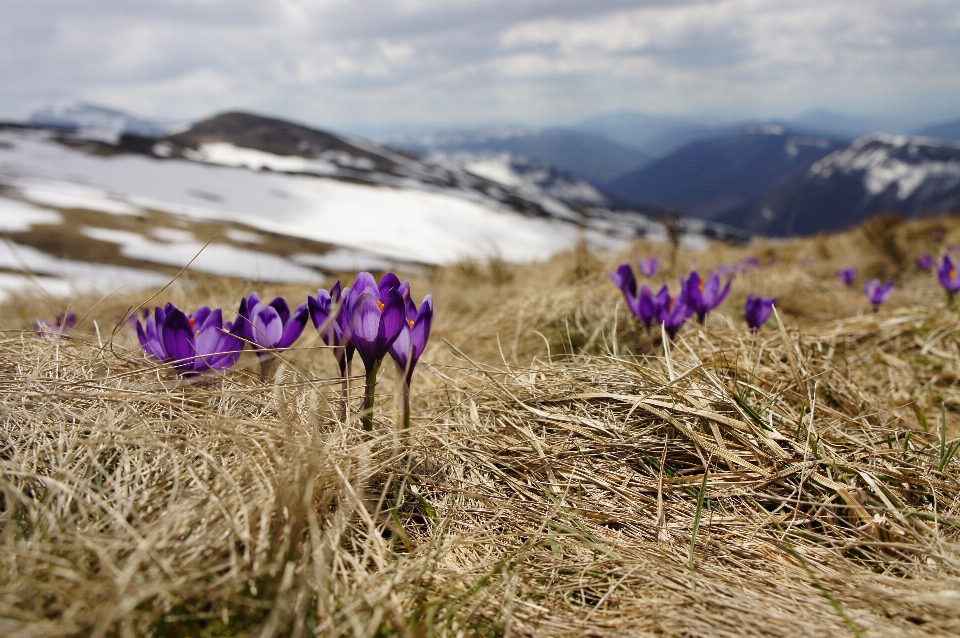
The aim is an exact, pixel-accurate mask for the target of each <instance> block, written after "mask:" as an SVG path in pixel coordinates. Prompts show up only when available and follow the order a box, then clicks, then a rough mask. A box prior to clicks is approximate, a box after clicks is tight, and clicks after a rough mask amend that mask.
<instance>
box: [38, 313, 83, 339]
mask: <svg viewBox="0 0 960 638" xmlns="http://www.w3.org/2000/svg"><path fill="white" fill-rule="evenodd" d="M76 325H77V315H75V314H73V313H72V312H58V313H57V316H56V317H54V319H53V321H47V320H46V319H37V320H36V321H34V322H33V329H34V330H35V331H36V332H37V334H38V335H39V336H41V337H66V336H67V333H68V332H70V331H71V330H73V328H75V327H76Z"/></svg>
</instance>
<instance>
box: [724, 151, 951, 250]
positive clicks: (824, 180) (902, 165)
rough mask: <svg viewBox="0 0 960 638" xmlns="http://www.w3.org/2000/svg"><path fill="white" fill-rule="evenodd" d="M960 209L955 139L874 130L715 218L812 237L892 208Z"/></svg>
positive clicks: (930, 212)
mask: <svg viewBox="0 0 960 638" xmlns="http://www.w3.org/2000/svg"><path fill="white" fill-rule="evenodd" d="M956 211H960V145H955V144H947V143H940V142H937V141H935V140H932V139H929V138H911V137H904V136H890V135H883V134H875V135H871V136H867V137H865V138H862V139H860V140H858V141H856V142H855V143H854V144H852V145H851V146H850V147H849V148H846V149H842V150H839V151H836V152H834V153H832V154H830V155H829V156H826V157H824V158H822V159H820V160H819V161H817V162H815V163H813V164H812V165H811V166H810V167H809V169H807V170H805V171H803V172H799V173H797V174H795V175H794V176H793V177H792V178H791V179H789V180H788V181H786V182H785V183H783V184H781V185H779V186H777V187H775V188H772V189H771V190H770V191H769V192H767V193H764V194H763V195H762V196H761V197H759V198H758V199H757V200H756V201H754V202H751V203H749V204H747V205H744V206H742V207H740V208H738V209H736V210H733V211H730V212H728V213H726V214H724V215H722V216H721V217H719V219H720V220H721V221H723V222H725V223H728V224H731V225H734V226H737V227H738V228H745V229H748V230H750V231H752V232H759V233H764V234H770V235H791V234H799V235H811V234H814V233H818V232H825V231H827V232H829V231H835V230H840V229H844V228H847V227H850V226H855V225H857V224H859V223H861V222H863V221H864V220H865V219H867V218H868V217H870V216H872V215H875V214H878V213H883V212H893V213H899V214H901V215H903V216H905V217H927V216H935V215H942V214H945V213H952V212H956Z"/></svg>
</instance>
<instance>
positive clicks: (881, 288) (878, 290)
mask: <svg viewBox="0 0 960 638" xmlns="http://www.w3.org/2000/svg"><path fill="white" fill-rule="evenodd" d="M863 291H864V292H865V293H867V299H869V300H870V303H871V304H873V311H874V312H877V311H878V310H879V309H880V306H881V305H882V304H883V303H885V302H886V301H887V299H889V298H890V295H892V294H893V282H892V281H890V280H887V281H886V282H885V283H881V282H880V280H879V279H869V280H867V281H866V282H865V283H864V284H863Z"/></svg>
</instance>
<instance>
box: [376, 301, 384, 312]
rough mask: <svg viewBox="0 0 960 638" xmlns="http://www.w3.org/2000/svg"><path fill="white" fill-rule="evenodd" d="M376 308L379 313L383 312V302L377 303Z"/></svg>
mask: <svg viewBox="0 0 960 638" xmlns="http://www.w3.org/2000/svg"><path fill="white" fill-rule="evenodd" d="M377 308H379V309H380V312H383V302H382V301H378V302H377Z"/></svg>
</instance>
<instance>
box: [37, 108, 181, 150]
mask: <svg viewBox="0 0 960 638" xmlns="http://www.w3.org/2000/svg"><path fill="white" fill-rule="evenodd" d="M27 123H28V124H31V125H34V126H41V127H49V128H59V129H66V130H72V131H75V132H76V133H77V134H78V135H79V136H80V137H84V138H87V139H102V140H104V141H108V142H115V141H116V140H117V139H118V138H119V136H120V135H123V134H128V135H140V136H143V137H159V136H161V135H166V134H168V133H170V132H171V130H173V129H175V128H176V127H177V126H178V125H177V124H176V123H175V122H160V121H156V120H148V119H144V118H141V117H137V116H135V115H130V114H129V113H125V112H123V111H118V110H116V109H111V108H107V107H104V106H97V105H95V104H86V103H84V102H78V101H75V100H70V101H65V102H60V103H58V104H54V105H51V106H47V107H45V108H42V109H38V110H36V111H34V112H33V113H32V114H31V115H30V117H29V119H28V120H27Z"/></svg>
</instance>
